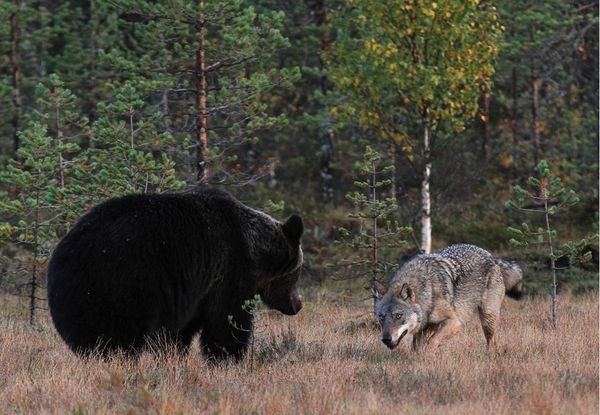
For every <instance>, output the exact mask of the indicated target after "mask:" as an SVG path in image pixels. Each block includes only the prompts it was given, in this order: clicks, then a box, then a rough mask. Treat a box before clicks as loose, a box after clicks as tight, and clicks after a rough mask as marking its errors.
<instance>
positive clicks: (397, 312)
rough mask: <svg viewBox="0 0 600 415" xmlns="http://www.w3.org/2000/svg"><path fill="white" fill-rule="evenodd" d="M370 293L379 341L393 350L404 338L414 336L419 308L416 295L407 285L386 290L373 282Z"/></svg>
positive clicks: (418, 320) (419, 318)
mask: <svg viewBox="0 0 600 415" xmlns="http://www.w3.org/2000/svg"><path fill="white" fill-rule="evenodd" d="M372 292H373V300H374V302H375V317H376V318H377V321H378V322H379V325H380V326H381V341H382V342H383V343H384V344H385V345H386V346H387V347H389V348H390V349H394V348H396V346H398V344H399V343H400V340H402V338H403V337H404V336H406V335H407V334H411V335H412V334H414V332H415V331H416V329H417V327H418V326H419V323H420V320H421V307H420V306H419V305H418V304H417V303H416V293H415V291H414V290H413V289H412V288H411V287H410V286H408V284H403V285H402V286H401V287H399V288H398V287H395V286H392V287H390V288H386V287H385V286H384V285H383V284H381V283H379V282H375V285H374V286H373V289H372Z"/></svg>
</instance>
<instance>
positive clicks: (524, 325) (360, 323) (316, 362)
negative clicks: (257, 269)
mask: <svg viewBox="0 0 600 415" xmlns="http://www.w3.org/2000/svg"><path fill="white" fill-rule="evenodd" d="M559 304H560V308H559V326H558V328H557V329H556V330H554V329H552V327H551V324H550V322H549V310H550V302H549V300H548V299H547V298H539V297H538V298H533V299H526V300H524V301H522V302H515V301H513V300H509V299H507V300H505V303H504V308H503V313H502V316H501V325H500V329H499V333H498V334H499V338H498V345H497V348H496V350H494V351H493V352H489V353H488V352H486V350H485V340H484V337H483V334H482V332H481V328H480V327H479V324H478V322H477V321H476V319H474V320H473V321H472V322H471V323H470V324H467V325H466V327H465V328H464V330H463V331H461V332H460V333H459V334H458V335H457V336H455V337H454V338H452V339H450V340H449V341H448V342H447V343H445V344H444V345H443V346H442V347H441V348H439V349H438V350H436V351H432V352H427V353H424V354H411V353H410V352H409V351H408V350H407V348H399V349H397V350H394V351H389V350H387V349H386V348H385V346H384V345H383V344H382V343H381V342H380V341H379V340H378V333H377V331H376V329H374V325H373V324H370V323H369V321H370V320H371V318H370V314H369V313H370V310H371V305H370V304H369V303H368V302H365V303H353V304H347V305H344V304H336V303H334V302H332V301H328V302H325V301H321V302H317V303H308V304H307V305H306V307H305V308H304V310H302V312H301V313H300V314H299V315H298V316H295V317H292V318H290V317H282V316H280V315H279V314H277V313H274V312H265V313H261V314H260V317H259V321H258V324H257V329H256V341H255V344H254V351H253V353H252V355H251V356H252V359H251V358H250V355H248V357H247V358H246V359H245V360H244V361H243V362H241V363H238V364H235V363H224V364H220V365H216V366H213V365H210V364H209V363H207V362H206V361H205V360H204V359H203V358H202V357H201V356H200V355H199V353H198V350H197V345H196V346H195V348H194V349H193V350H192V352H191V353H190V354H189V355H186V356H179V355H177V354H175V353H172V352H170V351H165V352H161V353H157V354H149V353H147V354H143V355H142V356H141V357H140V358H139V359H138V360H135V361H131V360H127V359H125V358H123V357H119V356H117V357H114V358H112V359H109V360H107V361H103V360H97V359H86V360H82V359H79V358H77V357H76V356H75V355H73V354H72V353H71V352H70V351H69V349H68V348H67V347H66V346H65V345H64V344H63V342H62V341H61V340H60V338H59V337H58V336H57V335H56V333H55V331H54V328H53V327H52V325H51V324H50V323H49V322H48V321H47V318H46V319H43V318H42V319H41V320H42V323H41V325H40V327H38V328H35V329H34V328H31V327H30V326H29V325H28V324H27V323H26V319H25V318H23V319H22V320H20V319H15V318H14V316H13V314H12V313H11V316H10V317H5V314H0V316H2V317H0V374H1V375H0V396H1V399H0V413H36V414H38V413H86V414H87V413H94V414H112V413H132V414H136V413H140V414H141V413H160V414H179V413H183V414H194V413H198V414H200V413H202V414H204V413H220V414H250V413H257V414H288V413H289V414H369V413H372V414H398V413H406V414H420V413H428V414H429V413H431V414H443V415H448V414H465V413H469V414H480V413H490V414H492V413H493V414H513V413H521V414H564V413H569V414H572V413H581V414H595V413H598V298H597V295H596V294H590V295H586V296H583V297H573V298H571V297H561V298H560V303H559Z"/></svg>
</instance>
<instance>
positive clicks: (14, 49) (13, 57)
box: [9, 0, 23, 152]
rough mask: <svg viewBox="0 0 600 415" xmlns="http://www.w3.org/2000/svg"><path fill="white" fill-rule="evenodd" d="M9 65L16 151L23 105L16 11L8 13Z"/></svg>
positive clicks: (18, 144) (14, 146) (14, 0)
mask: <svg viewBox="0 0 600 415" xmlns="http://www.w3.org/2000/svg"><path fill="white" fill-rule="evenodd" d="M12 4H13V5H14V6H15V8H17V7H18V5H17V0H13V2H12ZM9 20H10V58H9V59H10V67H11V72H12V86H13V103H14V105H15V108H14V115H13V119H12V125H13V148H14V151H15V152H16V151H17V150H18V149H19V146H20V142H19V130H20V129H21V125H20V118H21V109H22V106H23V100H22V97H21V70H20V68H19V64H18V62H17V57H18V51H19V42H20V38H19V26H18V21H17V12H16V10H15V12H14V13H13V14H11V15H10V18H9Z"/></svg>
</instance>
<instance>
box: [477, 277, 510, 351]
mask: <svg viewBox="0 0 600 415" xmlns="http://www.w3.org/2000/svg"><path fill="white" fill-rule="evenodd" d="M488 281H489V283H488V287H487V289H486V291H485V292H484V294H483V299H482V302H481V305H480V306H479V320H480V321H481V328H482V329H483V334H484V336H485V340H486V342H487V349H488V350H490V349H491V348H492V347H494V346H495V345H496V328H497V326H498V321H499V319H500V308H501V307H502V300H504V291H505V288H504V282H503V280H502V273H501V272H500V270H499V269H497V268H496V269H493V270H492V272H491V273H490V274H489V279H488Z"/></svg>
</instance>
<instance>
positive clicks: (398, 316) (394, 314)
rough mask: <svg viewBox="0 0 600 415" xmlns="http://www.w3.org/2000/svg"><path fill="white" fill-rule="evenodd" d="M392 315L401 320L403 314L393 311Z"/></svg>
mask: <svg viewBox="0 0 600 415" xmlns="http://www.w3.org/2000/svg"><path fill="white" fill-rule="evenodd" d="M392 317H393V318H394V320H400V317H401V315H400V313H393V314H392Z"/></svg>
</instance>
